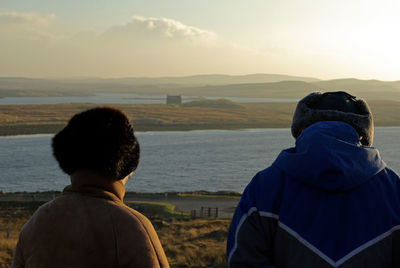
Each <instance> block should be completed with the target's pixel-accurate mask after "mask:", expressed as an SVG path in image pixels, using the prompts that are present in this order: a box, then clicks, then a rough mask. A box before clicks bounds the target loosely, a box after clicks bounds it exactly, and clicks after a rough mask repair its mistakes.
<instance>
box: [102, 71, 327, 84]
mask: <svg viewBox="0 0 400 268" xmlns="http://www.w3.org/2000/svg"><path fill="white" fill-rule="evenodd" d="M106 80H108V81H111V80H113V81H114V82H117V83H123V84H130V85H154V84H158V85H168V84H175V85H185V86H206V85H227V84H249V83H273V82H280V81H288V80H296V81H303V82H316V81H319V79H317V78H312V77H300V76H290V75H282V74H249V75H223V74H211V75H193V76H184V77H151V78H150V77H144V78H138V77H136V78H135V77H132V78H115V79H106Z"/></svg>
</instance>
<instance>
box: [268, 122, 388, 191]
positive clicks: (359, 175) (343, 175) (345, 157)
mask: <svg viewBox="0 0 400 268" xmlns="http://www.w3.org/2000/svg"><path fill="white" fill-rule="evenodd" d="M274 165H275V166H277V167H278V168H279V169H281V170H283V172H285V173H286V174H288V175H289V176H290V177H291V178H292V179H294V180H297V181H300V182H302V183H304V184H307V185H309V186H312V187H316V188H319V189H322V190H325V191H330V192H338V191H347V190H350V189H352V188H355V187H357V186H359V185H361V184H363V183H365V182H366V181H368V180H369V179H371V178H372V177H373V176H374V175H376V174H377V173H379V172H380V171H381V170H382V169H384V168H385V167H386V164H385V163H384V162H383V161H382V159H381V158H380V155H379V151H378V150H377V149H375V148H373V147H367V146H362V145H361V143H360V141H359V136H358V134H357V132H356V130H355V129H354V128H352V127H351V126H350V125H349V124H347V123H344V122H336V121H323V122H318V123H315V124H313V125H311V126H310V127H308V128H306V129H305V130H304V131H303V132H302V133H301V134H300V136H299V137H298V138H297V140H296V147H295V148H290V149H287V150H284V151H282V152H281V153H280V154H279V156H278V158H277V159H276V160H275V162H274Z"/></svg>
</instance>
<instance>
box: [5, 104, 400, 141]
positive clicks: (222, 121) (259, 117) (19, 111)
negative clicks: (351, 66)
mask: <svg viewBox="0 0 400 268" xmlns="http://www.w3.org/2000/svg"><path fill="white" fill-rule="evenodd" d="M218 102H221V101H214V102H212V101H211V102H210V101H206V102H204V103H201V102H200V103H197V104H196V103H195V105H192V106H191V105H185V106H178V105H164V104H159V105H158V104H157V105H153V104H147V105H145V104H141V105H129V104H124V105H113V106H115V107H118V108H120V109H122V110H123V111H124V112H125V113H127V115H128V117H129V118H130V119H131V120H132V123H133V124H134V126H135V129H136V130H137V131H153V130H154V131H163V130H195V129H243V128H269V127H290V124H291V120H292V116H293V112H294V109H295V105H296V104H295V103H247V104H243V103H242V104H235V103H232V102H222V103H219V104H220V106H218ZM211 104H212V105H211ZM227 104H229V105H227ZM369 104H370V106H371V109H372V111H373V114H374V117H375V125H376V126H400V102H395V101H370V102H369ZM92 107H96V105H93V104H52V105H0V135H17V134H35V133H55V132H56V131H58V130H60V129H61V128H62V127H63V126H64V125H65V124H66V123H67V120H69V118H70V117H71V116H72V115H74V114H75V113H77V112H80V111H83V110H86V109H89V108H92Z"/></svg>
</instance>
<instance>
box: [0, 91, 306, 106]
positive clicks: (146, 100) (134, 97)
mask: <svg viewBox="0 0 400 268" xmlns="http://www.w3.org/2000/svg"><path fill="white" fill-rule="evenodd" d="M200 98H203V97H198V96H182V101H183V102H189V101H193V100H199V99H200ZM204 98H205V99H210V100H215V99H228V100H231V101H234V102H242V103H255V102H297V101H298V99H283V98H239V97H204ZM165 102H166V95H144V94H134V93H95V94H94V95H93V96H77V97H6V98H0V105H11V104H12V105H22V104H60V103H98V104H107V103H109V104H165Z"/></svg>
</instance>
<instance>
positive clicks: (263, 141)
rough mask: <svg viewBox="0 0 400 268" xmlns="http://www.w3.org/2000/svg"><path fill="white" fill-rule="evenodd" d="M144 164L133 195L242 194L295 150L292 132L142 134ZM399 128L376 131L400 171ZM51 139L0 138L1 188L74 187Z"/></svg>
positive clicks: (378, 142) (130, 185)
mask: <svg viewBox="0 0 400 268" xmlns="http://www.w3.org/2000/svg"><path fill="white" fill-rule="evenodd" d="M136 135H137V137H138V139H139V142H140V144H141V149H142V153H141V160H140V164H139V167H138V169H137V171H136V172H135V174H134V175H133V177H132V178H131V179H130V180H129V181H128V183H127V190H128V191H136V192H166V191H193V190H207V191H218V190H229V191H236V192H242V191H243V190H244V187H245V186H246V185H247V184H248V182H249V181H250V180H251V178H252V177H253V176H254V175H255V173H256V172H257V171H259V170H261V169H264V168H265V167H267V166H269V165H270V164H271V163H272V162H273V161H274V160H275V158H276V156H277V155H278V154H279V152H280V151H281V150H282V149H285V148H288V147H292V146H293V145H294V139H293V138H292V137H291V134H290V130H289V129H250V130H233V131H232V130H205V131H176V132H172V131H171V132H142V133H137V134H136ZM399 137H400V127H385V128H376V129H375V146H376V147H377V148H378V149H379V151H380V153H381V155H382V158H383V160H384V161H385V162H386V163H387V164H388V165H389V166H390V167H391V168H392V169H394V170H395V171H396V172H398V171H400V143H399V142H398V140H399ZM51 138H52V136H51V135H29V136H14V137H0V190H3V191H6V192H17V191H47V190H62V189H63V188H64V186H66V185H68V184H69V178H68V176H67V175H66V174H63V173H62V172H61V171H60V169H59V168H58V165H57V163H56V161H55V160H54V159H53V157H52V152H51V145H50V144H51Z"/></svg>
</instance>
